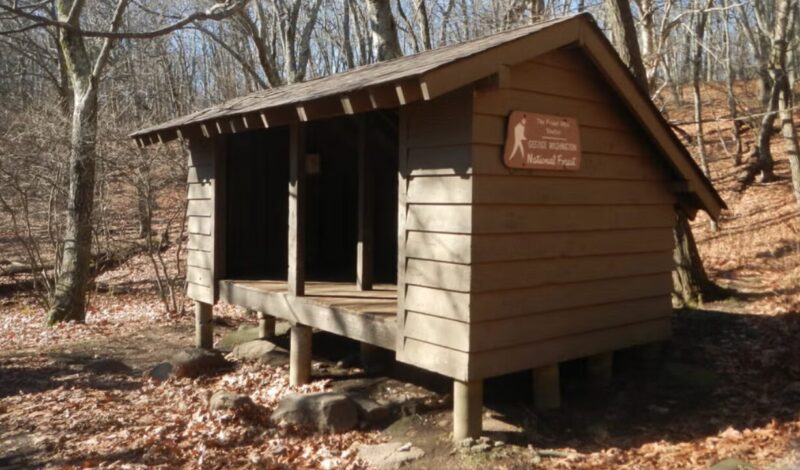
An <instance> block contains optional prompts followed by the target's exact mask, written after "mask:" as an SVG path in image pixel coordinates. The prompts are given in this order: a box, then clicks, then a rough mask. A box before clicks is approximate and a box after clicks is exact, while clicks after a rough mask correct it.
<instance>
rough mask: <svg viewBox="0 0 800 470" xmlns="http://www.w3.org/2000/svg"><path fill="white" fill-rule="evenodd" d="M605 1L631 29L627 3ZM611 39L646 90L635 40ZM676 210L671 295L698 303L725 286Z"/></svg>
mask: <svg viewBox="0 0 800 470" xmlns="http://www.w3.org/2000/svg"><path fill="white" fill-rule="evenodd" d="M605 1H606V4H605V5H606V8H607V9H608V10H616V12H614V11H608V13H609V15H608V16H611V17H616V18H621V19H623V20H625V19H626V18H627V22H628V24H627V26H625V25H622V26H618V27H619V28H621V30H623V31H624V30H632V31H634V32H635V28H634V25H633V17H632V16H631V14H630V4H629V3H628V2H626V1H623V0H605ZM619 10H627V15H626V14H625V13H624V12H623V13H620V11H619ZM631 38H633V43H636V35H635V33H634V35H633V36H631ZM613 40H614V43H613V44H614V47H615V48H616V49H617V50H618V51H619V50H623V49H624V50H625V53H624V54H622V55H621V56H622V58H623V60H625V61H626V62H627V64H628V67H629V68H630V69H631V71H632V72H633V75H634V77H635V78H636V79H637V80H638V81H639V84H640V85H641V86H642V88H643V89H644V90H645V91H648V87H647V77H646V76H645V75H644V73H643V72H644V65H643V64H642V55H641V53H640V52H639V47H638V44H635V46H631V44H630V41H625V40H623V37H622V36H620V35H618V34H615V35H613ZM636 70H639V71H640V72H641V73H637V72H636ZM676 212H677V216H676V219H677V220H676V224H675V230H674V237H675V251H674V252H673V258H674V260H675V270H674V271H673V275H672V278H673V281H674V287H673V292H674V294H675V295H674V296H673V297H674V298H677V300H679V301H680V302H681V303H683V304H686V305H695V304H697V303H698V300H701V299H702V298H703V297H705V298H709V297H717V296H719V295H720V294H721V293H723V292H725V290H724V289H721V288H720V287H719V286H717V285H716V284H714V283H713V282H712V281H711V280H709V279H708V276H707V275H706V272H705V268H704V267H703V261H702V259H700V254H699V252H698V250H697V245H696V243H695V241H694V236H693V235H692V227H691V225H689V219H688V218H687V217H686V214H684V212H683V210H681V209H680V208H676Z"/></svg>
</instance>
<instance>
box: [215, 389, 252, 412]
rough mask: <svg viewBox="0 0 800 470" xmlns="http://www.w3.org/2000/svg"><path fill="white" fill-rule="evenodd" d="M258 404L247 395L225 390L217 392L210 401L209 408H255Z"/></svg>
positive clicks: (216, 409) (217, 409) (218, 409)
mask: <svg viewBox="0 0 800 470" xmlns="http://www.w3.org/2000/svg"><path fill="white" fill-rule="evenodd" d="M255 406H256V404H255V403H253V400H252V399H251V398H250V397H249V396H247V395H240V394H238V393H231V392H228V391H225V390H220V391H218V392H215V393H214V395H212V396H211V399H210V400H209V401H208V408H209V409H211V410H215V411H220V410H234V411H236V410H246V409H253V408H255Z"/></svg>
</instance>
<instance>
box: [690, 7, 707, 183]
mask: <svg viewBox="0 0 800 470" xmlns="http://www.w3.org/2000/svg"><path fill="white" fill-rule="evenodd" d="M695 6H697V7H700V8H698V10H699V12H698V13H697V15H698V16H697V18H696V19H695V21H696V22H695V27H694V36H695V37H694V40H695V50H694V55H693V56H692V96H693V98H694V122H695V126H696V132H697V135H696V136H695V137H696V139H697V153H698V156H699V157H700V167H701V168H702V169H703V173H705V175H706V177H710V176H711V173H710V170H709V168H708V156H707V155H706V144H705V133H704V132H703V101H702V97H701V96H700V74H701V67H702V59H703V47H702V43H703V40H704V38H705V33H706V20H707V19H708V14H707V13H706V9H707V8H709V7H710V6H711V1H709V2H708V4H707V5H706V7H705V8H702V7H701V6H700V5H699V3H697V4H696V5H695Z"/></svg>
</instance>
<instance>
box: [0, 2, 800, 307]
mask: <svg viewBox="0 0 800 470" xmlns="http://www.w3.org/2000/svg"><path fill="white" fill-rule="evenodd" d="M578 12H589V13H591V14H593V15H594V17H595V18H596V20H597V21H598V23H599V24H600V25H601V26H602V27H603V28H604V30H605V31H606V32H607V33H608V35H609V38H610V39H611V40H612V42H613V43H614V44H615V45H616V46H617V48H618V50H619V51H620V53H621V55H622V56H623V58H624V59H625V60H626V61H627V62H628V63H629V65H630V67H631V69H632V71H633V73H634V75H635V76H637V78H639V79H640V82H641V84H642V86H643V87H644V88H646V89H648V90H649V92H650V94H651V96H652V99H653V101H654V102H655V103H656V105H657V106H658V107H659V108H660V109H661V110H662V112H663V113H664V114H665V116H666V117H667V119H668V120H669V121H670V122H671V123H672V124H673V127H674V130H675V131H676V133H677V134H678V135H679V137H681V138H682V139H683V141H684V143H685V144H686V145H687V147H688V148H689V149H690V150H691V151H692V153H693V155H694V156H695V158H696V160H697V162H698V163H699V164H700V166H701V168H702V169H703V171H704V172H705V174H706V175H707V176H709V177H710V178H711V179H712V181H715V182H717V183H719V181H720V180H721V179H725V181H727V182H726V183H724V184H725V188H726V190H727V189H730V190H731V191H733V192H735V193H737V194H743V193H744V192H746V191H748V189H749V188H750V187H751V186H752V185H754V184H768V183H770V182H773V181H776V180H779V179H781V176H780V175H777V174H776V169H775V168H776V166H775V157H774V156H773V154H774V153H775V149H774V147H775V146H776V145H777V146H780V149H781V150H780V154H781V156H782V158H783V157H785V159H786V160H785V162H787V163H788V166H789V168H788V169H789V171H788V172H786V173H787V174H786V175H785V177H788V178H789V179H790V186H791V192H792V193H793V194H794V197H795V198H796V199H797V201H798V203H800V161H798V153H800V152H798V145H797V133H796V128H795V126H794V124H793V121H792V115H793V112H795V111H796V105H795V103H794V91H793V90H794V89H795V88H794V86H795V84H796V83H797V81H798V78H799V77H800V54H798V47H799V46H800V40H798V34H797V31H798V27H799V25H798V23H800V1H797V0H759V1H751V0H741V1H737V0H636V1H632V2H623V1H616V0H590V1H583V0H580V1H575V0H435V1H434V0H392V1H387V0H307V1H301V0H272V1H268V0H251V1H241V0H228V1H227V2H224V3H216V4H214V3H211V2H187V1H177V2H174V1H149V2H143V1H136V0H116V1H105V0H97V1H92V2H85V1H82V0H51V1H9V0H3V1H2V2H0V103H2V106H0V214H2V219H0V220H1V221H2V223H1V224H0V237H2V240H0V275H6V276H17V277H16V279H18V280H19V282H20V283H24V284H25V285H27V286H28V287H30V288H31V289H32V292H34V293H35V295H34V298H35V300H36V302H37V305H38V306H39V307H40V308H41V309H42V310H44V311H46V312H48V321H49V323H56V322H59V321H62V320H83V319H85V310H86V307H87V303H86V296H87V293H89V294H90V293H91V292H93V291H94V292H97V291H100V290H103V289H107V288H108V286H106V285H104V284H103V283H102V282H95V278H96V276H97V275H99V274H101V273H102V272H103V271H105V270H108V269H110V268H112V267H114V266H117V265H119V264H120V263H122V262H124V261H125V260H127V259H129V258H131V257H132V256H137V255H141V254H144V255H146V258H145V259H146V260H147V261H148V262H147V263H146V265H147V266H148V268H147V269H148V272H149V274H148V276H147V277H148V279H147V282H149V283H151V284H153V285H154V286H155V289H156V291H157V292H158V296H159V298H160V300H161V303H162V305H163V308H164V309H165V310H166V311H168V312H173V313H176V312H177V313H180V312H182V311H183V310H184V309H185V305H186V302H185V300H184V296H183V290H184V289H183V268H182V262H181V260H182V256H183V253H182V250H181V247H182V245H181V242H183V241H185V236H184V233H183V220H184V212H185V203H184V201H183V198H182V196H183V188H184V186H183V185H184V181H185V173H186V160H187V158H186V157H187V155H186V148H185V146H184V145H181V144H171V145H164V146H154V147H148V148H147V149H142V148H138V147H137V146H136V145H135V144H134V143H133V141H131V140H130V139H129V138H127V134H128V133H130V132H132V131H133V130H135V129H137V128H141V127H144V126H147V125H149V124H153V123H157V122H160V121H164V120H167V119H170V118H172V117H175V116H177V115H182V114H186V113H188V112H191V111H193V110H196V109H199V108H203V107H205V106H208V105H211V104H214V103H219V102H221V101H223V100H226V99H230V98H234V97H237V96H241V95H243V94H246V93H251V92H254V91H257V90H264V89H269V88H273V87H278V86H281V85H283V84H287V83H292V82H297V81H304V80H313V79H315V78H318V77H322V76H326V75H330V74H333V73H337V72H341V71H344V70H348V69H351V68H354V67H358V66H362V65H366V64H370V63H374V62H376V61H379V60H385V59H391V58H393V57H396V56H398V55H408V54H414V53H418V52H421V51H424V50H427V49H431V48H437V47H443V46H446V45H448V44H453V43H458V42H462V41H466V40H469V39H473V38H477V37H481V36H484V35H487V34H491V33H493V32H497V31H502V30H505V29H509V28H514V27H518V26H522V25H525V24H530V23H532V22H537V21H541V20H547V19H550V18H555V17H559V16H564V15H570V14H575V13H578ZM719 161H725V162H727V163H726V164H725V165H724V166H720V165H719V164H715V163H714V162H719ZM715 173H716V174H715ZM723 173H724V174H723ZM779 173H780V172H779ZM736 197H738V196H736ZM796 211H797V207H796V206H795V205H794V204H793V205H792V208H791V212H792V213H796ZM699 220H700V221H699V222H696V227H698V226H699V227H700V228H699V229H700V230H704V231H710V233H712V234H718V233H720V230H722V233H724V222H723V227H722V228H720V227H718V226H717V225H716V224H715V223H711V222H709V221H707V220H706V219H702V218H701V219H699ZM682 223H683V225H684V227H683V230H681V224H682ZM687 228H688V225H686V224H685V220H684V221H683V222H681V221H680V220H679V221H678V230H677V231H676V237H677V241H678V248H679V250H678V252H676V261H677V263H678V268H679V269H678V271H676V272H677V274H676V286H677V287H676V291H677V294H678V296H677V297H678V298H677V300H678V301H682V302H684V303H689V304H692V303H698V302H701V301H702V300H703V296H704V295H705V296H706V297H708V298H713V297H715V296H718V295H719V294H720V291H721V289H720V288H718V287H717V286H716V284H714V282H713V281H711V280H708V279H706V278H705V275H704V272H703V269H702V265H701V264H700V261H699V257H698V251H697V248H696V246H695V241H694V238H693V237H692V234H691V231H687ZM696 230H697V228H696ZM711 236H715V235H711ZM681 248H683V253H681V252H680V251H681V250H680V249H681ZM681 267H683V268H685V269H684V270H683V271H684V272H683V274H681V269H680V268H681ZM697 273H699V274H697Z"/></svg>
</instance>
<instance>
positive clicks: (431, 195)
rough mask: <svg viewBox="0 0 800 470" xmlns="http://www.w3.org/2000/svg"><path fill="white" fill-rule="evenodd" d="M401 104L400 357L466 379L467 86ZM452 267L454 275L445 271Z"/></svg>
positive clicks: (469, 94)
mask: <svg viewBox="0 0 800 470" xmlns="http://www.w3.org/2000/svg"><path fill="white" fill-rule="evenodd" d="M400 112H401V117H400V165H399V168H400V185H401V186H400V188H399V191H398V193H399V195H400V197H399V200H400V211H401V214H400V221H399V224H398V231H399V243H400V249H399V252H400V256H399V258H400V259H399V272H400V275H399V276H398V294H399V302H398V303H399V306H398V309H399V311H398V322H399V326H400V328H399V334H398V348H397V357H398V359H399V360H401V361H403V362H407V363H410V364H414V365H416V366H419V367H423V368H425V369H429V370H433V371H436V372H438V373H441V374H443V375H447V376H450V377H453V378H456V379H460V380H465V379H466V374H467V367H468V355H467V351H468V349H469V323H468V321H469V299H470V293H469V290H470V289H469V276H470V263H471V260H470V253H471V249H470V237H471V235H470V233H471V224H472V220H471V210H470V200H471V193H472V171H471V168H470V162H471V160H472V155H471V152H472V145H471V139H472V132H471V120H472V90H471V89H465V90H462V91H458V92H455V93H450V94H447V95H445V96H443V97H441V98H437V99H435V100H432V101H429V102H418V103H414V104H411V105H408V106H405V107H403V108H401V111H400ZM453 273H457V274H456V275H457V276H458V277H459V282H458V283H453V282H452V280H451V279H450V276H451V275H453Z"/></svg>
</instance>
